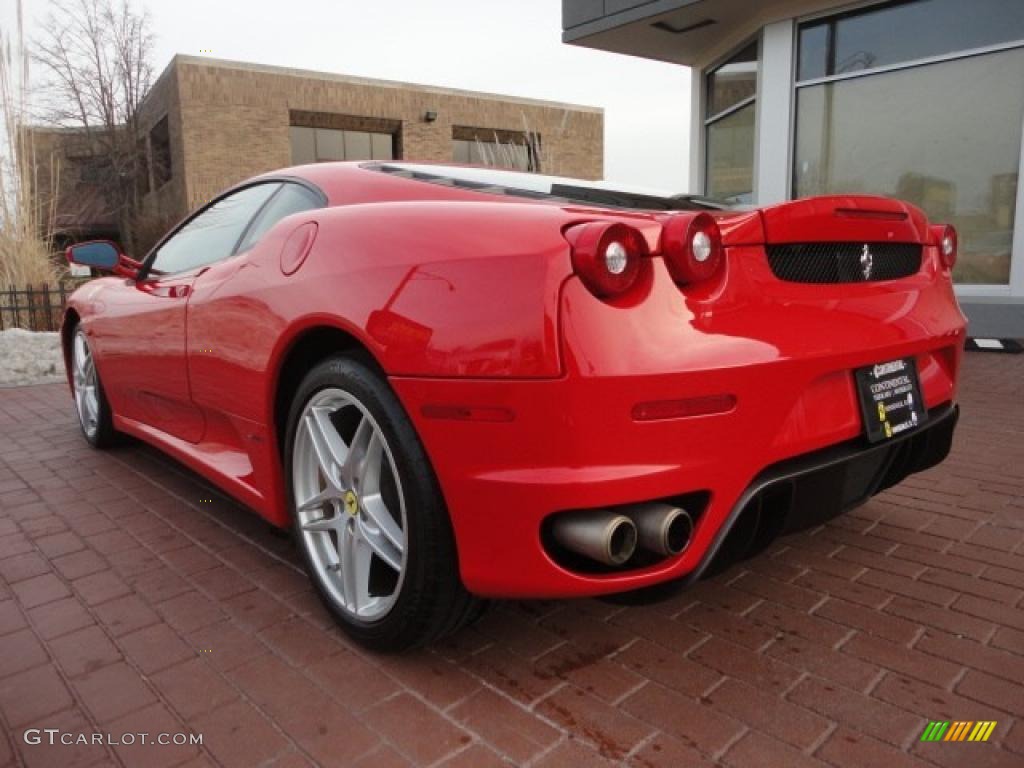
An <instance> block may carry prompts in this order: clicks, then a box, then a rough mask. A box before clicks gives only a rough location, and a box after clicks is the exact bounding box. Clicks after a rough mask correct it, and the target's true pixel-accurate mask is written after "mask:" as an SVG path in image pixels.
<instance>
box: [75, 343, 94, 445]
mask: <svg viewBox="0 0 1024 768" xmlns="http://www.w3.org/2000/svg"><path fill="white" fill-rule="evenodd" d="M71 366H72V367H71V375H72V380H73V381H74V385H75V407H76V408H77V409H78V420H79V421H80V422H81V423H82V430H83V431H84V432H85V434H86V436H87V437H90V438H94V437H95V436H96V432H97V430H98V429H99V422H100V394H99V380H98V379H97V377H96V364H95V362H94V361H93V357H92V350H90V349H89V343H88V342H87V341H86V339H85V333H84V332H83V331H82V330H81V329H79V330H78V331H76V332H75V340H74V343H73V346H72V350H71Z"/></svg>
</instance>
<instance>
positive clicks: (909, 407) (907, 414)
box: [855, 357, 928, 443]
mask: <svg viewBox="0 0 1024 768" xmlns="http://www.w3.org/2000/svg"><path fill="white" fill-rule="evenodd" d="M855 377H856V380H857V394H858V396H859V397H860V410H861V414H862V415H863V417H864V428H865V431H866V433H867V436H868V441H869V442H872V443H877V442H879V441H881V440H889V439H892V438H894V437H896V436H897V435H901V434H903V433H905V432H908V431H910V430H912V429H916V428H917V427H919V426H920V425H921V424H923V423H924V422H925V421H926V420H927V419H928V411H927V410H926V409H925V407H924V399H923V398H922V397H921V382H920V380H919V379H918V378H917V364H916V363H915V361H914V358H912V357H905V358H903V359H902V360H892V361H890V362H888V363H878V364H876V365H872V366H869V367H867V368H859V369H857V371H855Z"/></svg>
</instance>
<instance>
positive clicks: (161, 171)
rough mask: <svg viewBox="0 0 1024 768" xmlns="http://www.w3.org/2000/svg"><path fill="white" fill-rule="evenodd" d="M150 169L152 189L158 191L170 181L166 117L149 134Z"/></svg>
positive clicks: (168, 132)
mask: <svg viewBox="0 0 1024 768" xmlns="http://www.w3.org/2000/svg"><path fill="white" fill-rule="evenodd" d="M149 154H150V163H149V165H150V168H151V169H152V172H153V187H154V188H155V189H160V187H162V186H163V185H164V184H166V183H167V182H168V181H170V180H171V175H172V170H171V133H170V129H169V128H168V126H167V115H164V116H163V117H161V118H160V119H159V120H158V121H157V124H156V125H154V126H153V128H152V130H150V132H149Z"/></svg>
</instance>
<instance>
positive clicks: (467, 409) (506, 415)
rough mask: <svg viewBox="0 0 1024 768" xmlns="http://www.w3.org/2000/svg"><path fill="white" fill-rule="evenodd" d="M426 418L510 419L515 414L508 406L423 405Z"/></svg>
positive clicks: (466, 419) (454, 419)
mask: <svg viewBox="0 0 1024 768" xmlns="http://www.w3.org/2000/svg"><path fill="white" fill-rule="evenodd" d="M420 413H422V414H423V415H424V416H425V417H427V418H428V419H449V420H452V421H498V422H505V421H512V420H513V419H515V417H516V415H515V412H513V411H512V410H511V409H509V408H485V407H482V406H477V405H424V406H423V407H422V408H420Z"/></svg>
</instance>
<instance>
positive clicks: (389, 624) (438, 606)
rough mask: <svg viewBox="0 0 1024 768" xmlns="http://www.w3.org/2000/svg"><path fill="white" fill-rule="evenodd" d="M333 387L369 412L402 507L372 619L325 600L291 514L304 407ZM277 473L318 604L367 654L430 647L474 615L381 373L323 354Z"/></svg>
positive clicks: (434, 497) (307, 382)
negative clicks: (392, 576) (389, 568)
mask: <svg viewBox="0 0 1024 768" xmlns="http://www.w3.org/2000/svg"><path fill="white" fill-rule="evenodd" d="M329 388H336V389H340V390H343V391H344V392H345V393H347V394H348V395H351V396H352V397H354V398H356V399H357V400H358V401H359V402H360V403H361V404H362V405H363V406H364V407H365V408H366V410H367V411H368V412H369V413H370V415H371V416H372V417H373V420H374V421H375V422H376V424H377V426H378V427H379V429H380V431H381V432H382V433H383V435H384V438H385V440H386V442H387V445H388V447H389V448H390V450H391V455H392V457H393V460H394V463H395V467H396V470H397V474H398V477H399V479H400V483H401V487H402V492H403V494H404V497H405V508H406V512H405V514H406V531H405V533H406V550H407V551H406V558H407V559H406V564H405V571H404V576H403V578H402V580H401V583H400V586H399V587H398V588H397V597H396V598H395V602H394V604H393V606H392V607H391V608H390V610H389V611H388V612H387V613H386V614H385V615H384V616H382V617H381V618H378V619H376V620H374V621H372V622H371V621H364V620H362V619H360V618H359V617H357V616H355V615H354V614H352V613H349V612H348V611H347V610H346V609H345V608H344V606H343V605H341V604H340V603H338V602H336V601H335V599H333V598H332V596H331V594H330V592H329V591H328V590H327V589H326V588H325V586H324V582H323V577H322V576H321V574H320V572H319V571H318V568H317V565H316V564H315V562H314V559H313V557H312V555H311V553H310V551H309V549H308V547H307V546H306V545H305V543H304V541H305V539H304V537H303V531H302V530H301V528H300V526H299V516H298V514H296V509H295V493H294V483H295V478H294V475H293V462H292V459H293V454H294V450H295V445H296V431H297V429H298V425H299V419H300V416H301V415H302V413H303V411H304V409H305V407H306V404H307V403H309V401H310V399H311V398H312V397H313V396H314V395H316V393H317V392H319V391H321V390H324V389H329ZM284 470H285V478H286V484H287V492H288V505H289V510H290V512H291V516H292V521H293V523H292V525H293V533H294V537H295V541H296V543H297V546H298V548H299V550H300V552H301V554H302V558H303V562H304V564H305V566H306V571H307V573H308V574H309V577H310V580H311V581H312V582H313V584H314V586H315V588H316V590H317V593H318V594H319V596H320V599H321V601H322V602H323V603H324V605H325V606H326V607H327V609H328V610H329V611H330V612H331V614H332V615H333V616H334V618H335V619H336V620H337V622H338V624H339V625H340V626H341V627H342V628H343V629H344V630H345V631H346V632H347V633H348V635H349V636H350V637H352V638H353V639H354V640H356V641H357V642H359V643H360V644H362V645H364V646H366V647H367V648H370V649H372V650H375V651H384V652H395V651H403V650H408V649H411V648H415V647H419V646H423V645H426V644H429V643H432V642H434V641H436V640H438V639H440V638H441V637H444V636H445V635H447V634H450V633H452V632H455V631H456V630H458V629H460V628H461V627H462V626H464V625H465V624H466V623H467V622H468V621H470V620H471V619H472V618H474V617H475V616H476V615H478V613H479V607H480V601H479V600H478V599H476V598H474V597H473V596H472V595H470V594H469V592H467V591H466V589H465V588H464V587H463V586H462V582H461V580H460V578H459V568H458V558H457V555H456V548H455V538H454V535H453V533H452V528H451V522H450V520H449V517H448V510H447V507H446V506H445V503H444V498H443V497H442V495H441V491H440V487H439V485H438V482H437V478H436V476H435V475H434V471H433V469H432V468H431V466H430V462H429V460H428V458H427V455H426V452H425V450H424V449H423V446H422V444H421V443H420V440H419V438H418V437H417V435H416V432H415V430H414V429H413V426H412V424H411V422H410V421H409V418H408V416H407V415H406V413H405V411H404V409H403V408H402V406H401V404H400V403H399V402H398V398H397V397H396V396H395V394H394V393H393V392H392V390H391V388H390V386H389V385H388V384H387V381H386V380H385V378H384V376H383V374H382V373H379V372H378V370H377V369H376V367H375V366H374V365H373V364H372V363H370V362H369V361H364V360H361V359H357V358H356V357H355V356H354V355H341V354H339V355H335V356H332V357H329V358H327V359H325V360H323V361H322V362H320V363H319V364H317V365H316V366H315V367H314V368H313V369H312V370H310V371H309V372H308V373H307V374H306V376H305V378H304V379H303V380H302V383H301V384H300V385H299V388H298V391H297V392H296V394H295V397H294V398H293V400H292V404H291V408H290V410H289V414H288V426H287V431H286V437H285V449H284Z"/></svg>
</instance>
